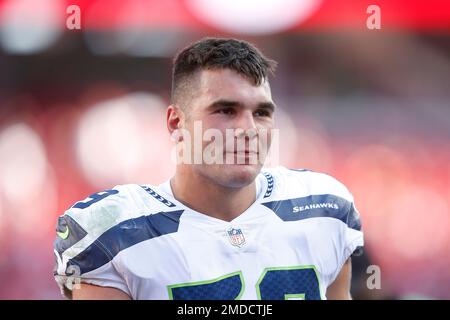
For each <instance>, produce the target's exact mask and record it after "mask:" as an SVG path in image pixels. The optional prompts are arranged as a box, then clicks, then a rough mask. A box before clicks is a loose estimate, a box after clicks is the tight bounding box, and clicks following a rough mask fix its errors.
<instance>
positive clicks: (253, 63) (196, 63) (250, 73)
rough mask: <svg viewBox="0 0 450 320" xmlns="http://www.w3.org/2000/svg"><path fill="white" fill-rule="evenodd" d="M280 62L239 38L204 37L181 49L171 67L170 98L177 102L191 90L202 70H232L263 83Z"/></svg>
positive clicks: (253, 80)
mask: <svg viewBox="0 0 450 320" xmlns="http://www.w3.org/2000/svg"><path fill="white" fill-rule="evenodd" d="M276 65H277V62H276V61H274V60H271V59H268V58H266V57H265V56H264V55H263V54H262V53H261V52H260V51H259V50H258V49H257V48H256V47H255V46H254V45H252V44H250V43H248V42H246V41H242V40H237V39H226V38H204V39H202V40H200V41H198V42H195V43H193V44H191V45H189V46H188V47H186V48H184V49H183V50H181V51H180V52H179V53H178V54H177V55H176V57H175V59H174V62H173V70H172V92H171V101H172V103H174V104H177V103H178V102H179V100H180V97H181V96H185V95H186V90H189V82H190V79H191V78H192V76H193V75H194V74H195V73H196V72H197V71H199V70H201V69H231V70H234V71H236V72H238V73H239V74H241V75H243V76H245V77H247V78H249V79H250V80H251V81H252V82H253V83H254V84H255V85H260V84H261V83H262V82H263V81H264V80H265V79H266V78H267V77H268V74H269V73H271V74H273V73H274V72H275V68H276Z"/></svg>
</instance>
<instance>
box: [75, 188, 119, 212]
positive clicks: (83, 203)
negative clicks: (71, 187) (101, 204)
mask: <svg viewBox="0 0 450 320" xmlns="http://www.w3.org/2000/svg"><path fill="white" fill-rule="evenodd" d="M116 193H119V191H117V190H114V189H111V190H105V191H101V192H97V193H94V194H91V195H90V196H89V197H87V198H86V200H84V201H80V202H77V203H75V204H74V205H73V206H72V208H77V209H86V208H87V207H89V206H90V205H91V204H94V203H96V202H98V201H100V200H102V199H105V198H106V197H108V196H110V195H113V194H116Z"/></svg>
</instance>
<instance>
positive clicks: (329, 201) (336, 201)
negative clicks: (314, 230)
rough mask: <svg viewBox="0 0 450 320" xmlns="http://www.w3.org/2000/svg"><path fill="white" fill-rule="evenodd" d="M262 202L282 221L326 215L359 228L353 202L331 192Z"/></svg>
mask: <svg viewBox="0 0 450 320" xmlns="http://www.w3.org/2000/svg"><path fill="white" fill-rule="evenodd" d="M262 204H263V205H264V206H266V207H267V208H269V209H270V210H272V211H273V212H275V213H276V214H277V215H278V216H279V217H280V218H281V219H282V220H283V221H298V220H303V219H309V218H317V217H328V218H334V219H338V220H340V221H342V222H344V223H345V224H347V226H348V227H349V228H352V229H355V230H361V221H360V219H359V214H358V212H357V211H356V209H355V206H354V205H353V203H352V202H350V201H347V200H346V199H344V198H341V197H338V196H335V195H332V194H321V195H311V196H307V197H302V198H294V199H286V200H279V201H271V202H266V203H262Z"/></svg>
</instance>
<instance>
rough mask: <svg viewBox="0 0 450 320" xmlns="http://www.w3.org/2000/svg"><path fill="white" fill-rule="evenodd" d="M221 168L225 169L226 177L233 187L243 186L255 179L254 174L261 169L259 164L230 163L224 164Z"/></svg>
mask: <svg viewBox="0 0 450 320" xmlns="http://www.w3.org/2000/svg"><path fill="white" fill-rule="evenodd" d="M223 170H226V173H227V177H228V178H229V180H231V181H230V182H232V184H233V185H234V186H235V187H245V186H247V185H249V184H250V183H252V182H253V181H254V180H255V178H256V176H257V175H258V173H259V172H260V171H261V166H259V165H249V164H230V165H224V167H223Z"/></svg>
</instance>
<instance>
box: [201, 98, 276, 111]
mask: <svg viewBox="0 0 450 320" xmlns="http://www.w3.org/2000/svg"><path fill="white" fill-rule="evenodd" d="M242 106H243V105H242V103H240V102H239V101H233V100H226V99H219V100H217V101H214V102H213V103H211V104H210V105H209V106H208V109H216V108H221V107H222V108H223V107H242ZM258 108H262V109H269V110H270V111H274V110H275V108H276V105H275V103H273V102H271V101H268V102H261V103H258Z"/></svg>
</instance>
